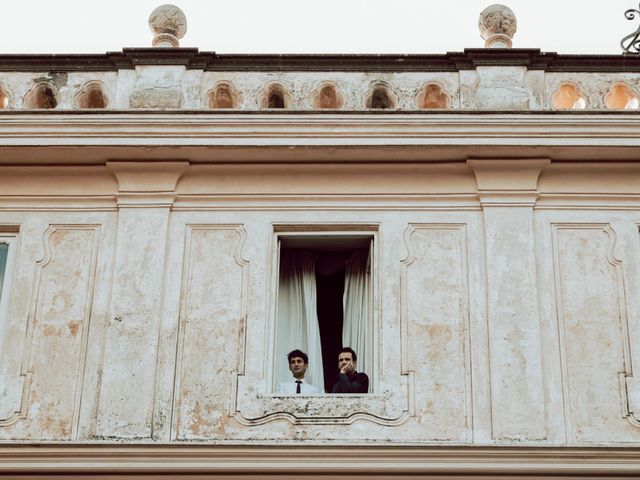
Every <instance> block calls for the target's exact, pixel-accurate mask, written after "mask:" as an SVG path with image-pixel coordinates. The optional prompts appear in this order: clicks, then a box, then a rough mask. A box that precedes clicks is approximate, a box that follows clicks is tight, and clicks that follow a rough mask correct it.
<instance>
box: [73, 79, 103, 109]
mask: <svg viewBox="0 0 640 480" xmlns="http://www.w3.org/2000/svg"><path fill="white" fill-rule="evenodd" d="M73 104H74V105H75V107H76V108H81V109H85V108H92V109H102V108H107V107H108V106H109V97H108V96H107V94H106V93H105V86H104V83H102V82H101V81H99V80H91V81H89V82H87V83H85V84H84V85H83V86H82V88H81V89H80V91H79V92H78V93H76V95H75V97H74V99H73Z"/></svg>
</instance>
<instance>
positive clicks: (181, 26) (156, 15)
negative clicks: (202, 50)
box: [149, 4, 187, 38]
mask: <svg viewBox="0 0 640 480" xmlns="http://www.w3.org/2000/svg"><path fill="white" fill-rule="evenodd" d="M149 28H150V29H151V31H152V32H153V33H154V34H155V35H161V34H169V35H173V36H174V37H176V38H182V37H184V34H185V33H187V17H186V16H185V14H184V12H183V11H182V10H180V9H179V8H178V7H176V6H175V5H171V4H165V5H160V6H159V7H158V8H156V9H155V10H154V11H153V12H151V15H149Z"/></svg>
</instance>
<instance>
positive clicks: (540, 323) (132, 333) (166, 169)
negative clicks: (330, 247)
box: [0, 32, 640, 478]
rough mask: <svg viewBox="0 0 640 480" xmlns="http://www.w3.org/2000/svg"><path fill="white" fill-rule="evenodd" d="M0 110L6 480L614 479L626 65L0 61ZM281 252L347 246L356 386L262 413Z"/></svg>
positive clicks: (637, 242) (633, 152)
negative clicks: (364, 346)
mask: <svg viewBox="0 0 640 480" xmlns="http://www.w3.org/2000/svg"><path fill="white" fill-rule="evenodd" d="M161 33H162V32H161ZM164 34H167V35H171V32H168V33H167V32H165V33H164ZM511 35H512V33H511ZM486 36H490V35H486ZM0 92H1V93H0V97H1V100H2V101H1V102H0V103H1V104H2V106H3V107H4V108H3V109H2V110H1V111H0V246H2V247H3V249H4V250H0V253H2V252H4V257H0V259H2V258H4V264H2V263H0V266H2V268H3V271H2V272H0V275H2V276H0V278H2V283H1V287H2V290H1V297H0V339H1V340H2V343H1V349H0V439H1V443H0V472H2V473H3V474H5V475H7V476H13V478H50V477H49V476H53V475H54V474H69V473H72V472H75V473H77V474H79V475H84V477H81V478H101V477H99V476H98V475H107V474H110V475H114V476H121V477H122V478H150V477H148V476H147V477H145V475H152V476H154V477H157V478H187V477H186V476H187V475H201V477H189V478H211V476H215V475H220V476H225V475H227V476H228V475H232V474H233V475H244V476H245V478H258V477H263V478H264V477H268V478H271V477H273V478H276V477H279V478H292V477H291V476H294V475H295V476H307V477H308V478H327V477H329V476H331V477H333V476H335V475H341V476H343V477H344V478H365V477H367V476H370V475H373V474H376V475H381V476H386V478H395V477H394V476H396V477H397V476H400V475H402V476H403V478H405V477H406V476H412V475H413V476H415V477H420V478H444V477H445V476H446V478H488V477H487V476H490V475H508V476H511V477H513V478H541V477H545V478H553V477H559V476H562V475H571V476H572V477H571V478H580V477H585V478H586V477H588V476H594V475H601V476H602V475H604V476H606V478H629V477H636V478H637V477H638V476H640V448H639V447H640V384H639V381H638V377H637V375H638V374H637V372H636V369H637V368H638V366H639V365H640V344H639V343H638V340H637V339H638V338H640V294H639V292H640V128H639V127H640V117H639V116H638V111H637V109H638V107H639V104H638V93H637V92H640V59H638V57H633V56H622V55H621V56H572V55H557V54H553V53H541V52H539V51H537V50H524V49H508V48H500V49H492V48H485V49H470V50H465V51H464V52H461V53H449V54H446V55H408V56H359V55H353V56H349V55H347V56H333V55H322V56H306V55H285V56H277V55H246V56H245V55H218V54H215V53H208V52H199V51H198V50H196V49H185V48H152V49H125V50H123V51H122V52H119V53H108V54H105V55H81V56H75V55H73V56H65V55H54V56H47V55H35V56H11V55H0ZM287 236H290V237H292V238H294V237H295V238H298V237H306V238H312V239H313V238H325V239H326V238H329V239H334V240H336V241H341V240H345V239H347V240H348V239H349V238H362V237H366V238H369V239H371V240H372V244H371V245H372V246H371V299H370V311H371V316H372V320H371V321H372V325H373V327H372V329H373V332H372V335H373V342H374V347H373V359H374V362H373V367H372V368H371V370H370V371H369V372H368V373H369V375H370V377H371V382H372V389H371V392H370V393H368V394H362V395H332V394H325V395H314V396H304V395H303V396H296V395H293V396H292V395H278V394H275V393H273V392H274V375H273V372H274V364H275V362H277V361H278V359H277V358H276V352H275V331H276V310H277V298H278V245H279V241H280V240H282V239H283V238H285V237H287ZM51 478H52V477H51ZM109 478H112V477H109Z"/></svg>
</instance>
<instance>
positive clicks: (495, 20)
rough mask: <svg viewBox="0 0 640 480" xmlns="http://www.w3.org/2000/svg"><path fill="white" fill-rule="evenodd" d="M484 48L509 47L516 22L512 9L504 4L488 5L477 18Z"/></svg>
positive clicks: (516, 25)
mask: <svg viewBox="0 0 640 480" xmlns="http://www.w3.org/2000/svg"><path fill="white" fill-rule="evenodd" d="M478 26H479V28H480V35H482V38H483V39H484V40H485V42H484V46H485V48H511V46H512V44H513V43H512V39H513V36H514V35H515V33H516V29H517V27H518V23H517V21H516V16H515V14H514V13H513V11H512V10H511V9H510V8H509V7H507V6H505V5H500V4H496V5H490V6H488V7H487V8H485V9H484V10H483V11H482V13H481V14H480V18H479V20H478Z"/></svg>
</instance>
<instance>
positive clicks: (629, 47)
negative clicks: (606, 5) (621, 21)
mask: <svg viewBox="0 0 640 480" xmlns="http://www.w3.org/2000/svg"><path fill="white" fill-rule="evenodd" d="M624 16H625V17H626V18H627V20H633V19H634V18H636V17H640V5H639V6H638V9H635V8H630V9H629V10H627V11H626V12H624ZM620 47H622V50H623V51H624V52H625V53H633V54H638V53H640V27H638V29H637V30H636V31H635V32H633V33H630V34H629V35H627V36H626V37H624V38H623V39H622V40H620Z"/></svg>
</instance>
